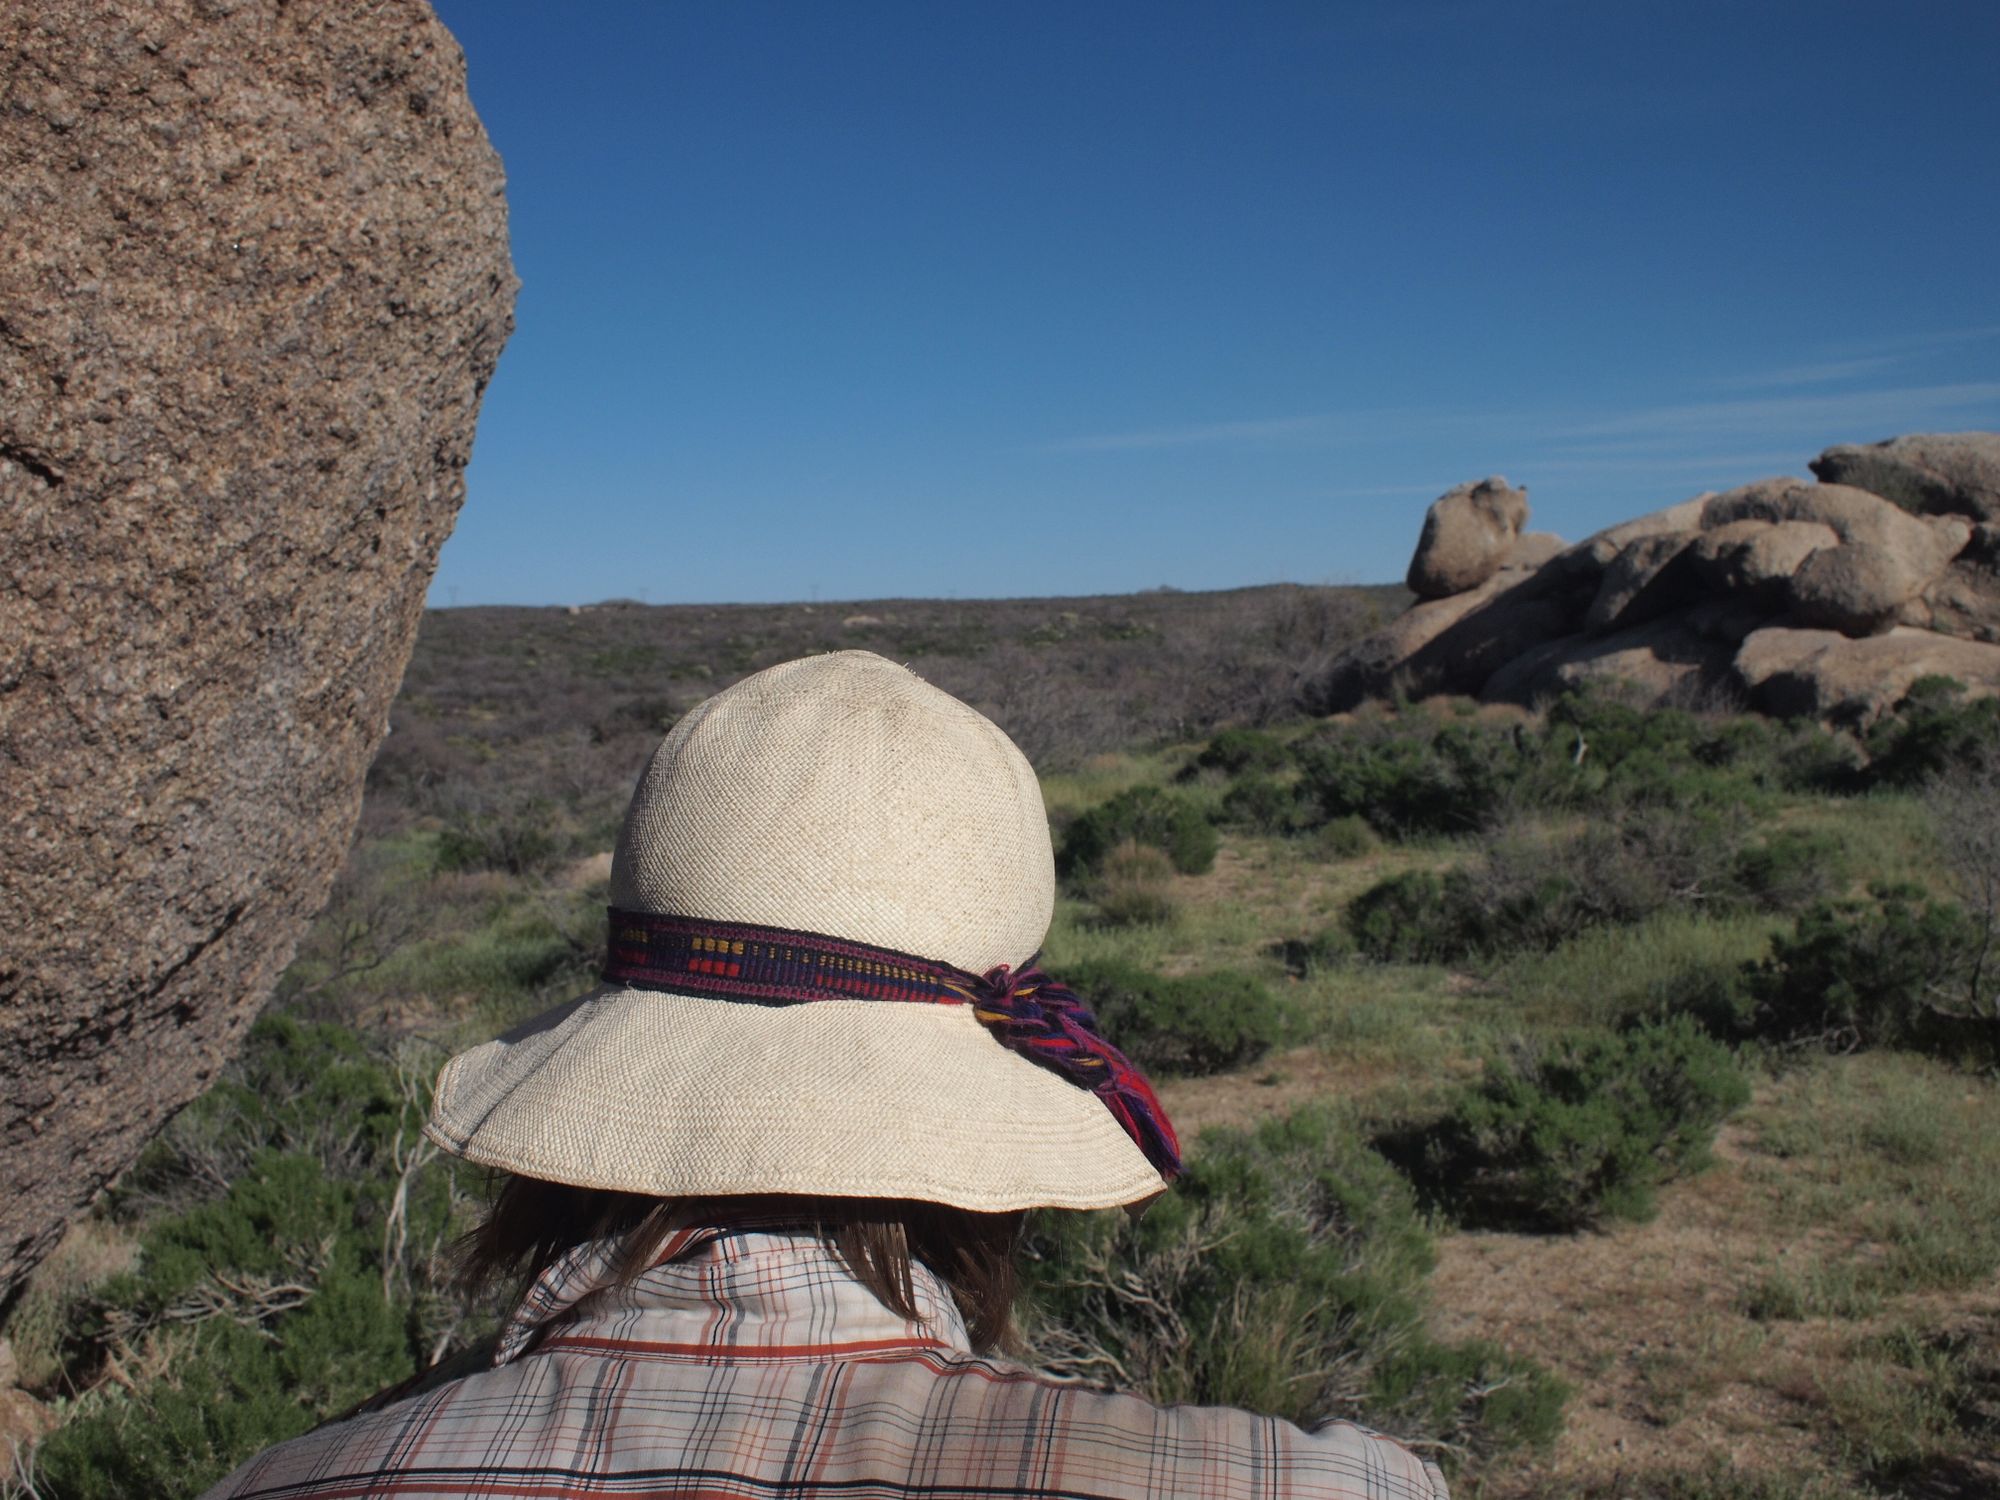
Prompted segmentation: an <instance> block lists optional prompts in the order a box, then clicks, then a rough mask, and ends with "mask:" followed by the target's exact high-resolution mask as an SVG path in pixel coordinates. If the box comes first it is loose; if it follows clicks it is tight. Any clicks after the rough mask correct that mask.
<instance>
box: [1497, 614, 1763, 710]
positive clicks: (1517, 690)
mask: <svg viewBox="0 0 2000 1500" xmlns="http://www.w3.org/2000/svg"><path fill="white" fill-rule="evenodd" d="M1734 655H1735V647H1734V645H1733V644H1731V643H1729V642H1726V641H1718V640H1714V639H1711V638H1709V637H1708V636H1705V635H1702V634H1701V633H1699V632H1697V631H1695V630H1694V629H1692V628H1690V626H1689V625H1688V624H1687V623H1686V622H1685V621H1684V620H1680V619H1663V620H1650V621H1648V622H1646V623H1645V624H1642V625H1635V626H1633V627H1632V628H1630V629H1629V630H1620V631H1617V632H1614V633H1613V634H1611V635H1604V636H1590V635H1569V636H1563V637H1561V638H1560V639H1557V640H1554V641H1550V642H1547V643H1546V644H1544V645H1542V646H1538V647H1536V648H1535V649H1533V650H1531V651H1528V652H1525V653H1523V654H1522V655H1520V656H1517V657H1515V658H1514V660H1512V661H1510V662H1508V663H1507V664H1506V665H1505V666H1503V667H1501V668H1500V669H1499V670H1498V671H1497V672H1495V673H1494V674H1493V675H1492V676H1491V677H1489V678H1487V680H1486V685H1485V688H1484V689H1483V690H1482V691H1481V693H1480V697H1481V698H1483V699H1484V700H1485V701H1487V702H1488V703H1518V704H1520V705H1522V706H1523V707H1527V708H1532V707H1534V706H1535V704H1536V703H1538V702H1540V701H1542V700H1544V699H1549V698H1554V697H1557V696H1559V695H1560V694H1562V693H1563V692H1564V691H1566V690H1567V689H1570V688H1575V687H1582V686H1584V685H1586V684H1602V685H1604V686H1612V685H1616V686H1618V687H1619V688H1621V689H1623V690H1624V691H1626V692H1629V693H1633V694H1635V695H1636V696H1637V697H1638V698H1639V700H1640V701H1642V702H1644V703H1648V704H1653V705H1659V704H1666V703H1686V702H1690V701H1695V700H1698V699H1700V698H1702V697H1705V696H1707V695H1708V694H1710V693H1712V692H1714V691H1717V690H1721V689H1725V688H1727V687H1729V686H1730V685H1731V682H1730V663H1731V660H1732V659H1733V657H1734Z"/></svg>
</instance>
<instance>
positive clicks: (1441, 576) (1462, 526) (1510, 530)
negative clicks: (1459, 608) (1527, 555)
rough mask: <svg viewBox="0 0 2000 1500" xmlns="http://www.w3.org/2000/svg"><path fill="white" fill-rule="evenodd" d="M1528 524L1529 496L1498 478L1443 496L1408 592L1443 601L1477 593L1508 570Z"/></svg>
mask: <svg viewBox="0 0 2000 1500" xmlns="http://www.w3.org/2000/svg"><path fill="white" fill-rule="evenodd" d="M1527 519H1528V492H1527V491H1526V490H1517V489H1510V488H1509V487H1508V484H1507V481H1506V480H1504V479H1502V478H1500V477H1499V476H1498V475H1495V476H1493V477H1492V478H1489V479H1482V480H1480V481H1479V482H1478V483H1477V484H1462V485H1460V486H1459V487H1458V488H1457V489H1455V490H1452V491H1451V492H1450V493H1448V494H1445V495H1440V496H1439V497H1438V498H1437V499H1436V500H1434V501H1433V502H1432V503H1431V508H1430V511H1429V513H1428V514H1427V515H1425V517H1424V534H1423V536H1422V538H1421V539H1420V540H1419V541H1418V542H1417V551H1416V555H1415V556H1414V557H1412V558H1411V559H1410V574H1409V585H1410V592H1411V593H1413V594H1415V595H1416V596H1417V597H1418V598H1419V599H1443V598H1447V597H1449V596H1450V595H1452V594H1462V593H1464V592H1465V591H1466V590H1467V589H1476V588H1478V587H1479V585H1480V584H1482V583H1484V582H1486V580H1487V579H1489V578H1491V577H1492V576H1493V575H1494V574H1495V573H1497V572H1499V571H1500V569H1501V567H1502V566H1503V565H1504V564H1505V562H1506V560H1507V555H1508V554H1509V553H1510V552H1511V551H1512V550H1513V548H1514V543H1515V541H1516V540H1517V539H1518V538H1519V537H1520V535H1521V527H1522V526H1523V525H1525V524H1526V523H1527Z"/></svg>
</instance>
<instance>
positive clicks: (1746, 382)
mask: <svg viewBox="0 0 2000 1500" xmlns="http://www.w3.org/2000/svg"><path fill="white" fill-rule="evenodd" d="M1910 357H1911V354H1910V353H1904V354H1871V355H1869V356H1868V357H1866V358H1865V359H1829V360H1825V361H1823V362H1822V363H1820V364H1811V365H1787V366H1786V367H1785V368H1783V369H1781V370H1759V371H1756V372H1755V373H1753V374H1749V375H1729V376H1725V377H1723V378H1722V379H1720V380H1718V381H1716V384H1717V385H1719V386H1722V387H1724V388H1726V389H1730V390H1767V389H1771V388H1773V387H1781V386H1788V385H1830V384H1832V383H1833V382H1835V381H1839V380H1853V379H1855V378H1856V377H1858V376H1862V375H1872V374H1875V373H1876V372H1877V371H1880V370H1885V369H1887V368H1889V367H1890V366H1891V365H1900V364H1902V363H1903V362H1904V361H1905V360H1907V359H1909V358H1910Z"/></svg>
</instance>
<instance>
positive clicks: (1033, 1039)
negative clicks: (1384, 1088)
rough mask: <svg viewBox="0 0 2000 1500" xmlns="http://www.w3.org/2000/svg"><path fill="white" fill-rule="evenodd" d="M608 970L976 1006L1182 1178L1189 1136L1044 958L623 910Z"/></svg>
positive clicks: (778, 990)
mask: <svg viewBox="0 0 2000 1500" xmlns="http://www.w3.org/2000/svg"><path fill="white" fill-rule="evenodd" d="M604 978H605V980H606V982H608V983H611V984H620V985H625V986H628V987H630V988H633V989H644V990H663V991H667V992H670V993H673V994H676V995H695V996H701V997H705V998H709V999H716V1000H738V1001H745V1002H748V1003H751V1004H756V1005H799V1004H805V1003H809V1002H811V1001H815V1000H889V1001H904V1002H914V1003H918V1004H930V1005H970V1006H971V1007H972V1013H973V1015H974V1016H975V1017H976V1018H977V1019H978V1020H979V1022H980V1023H981V1024H982V1025H983V1026H985V1027H986V1029H987V1030H988V1031H989V1032H990V1033H991V1034H992V1035H993V1037H994V1038H995V1039H996V1040H997V1041H999V1042H1000V1043H1001V1044H1002V1045H1003V1046H1005V1047H1007V1048H1009V1049H1010V1050H1012V1051H1014V1052H1017V1053H1019V1054H1020V1055H1021V1056H1023V1057H1025V1058H1027V1059H1028V1060H1029V1061H1031V1062H1034V1063H1037V1064H1039V1065H1040V1066H1042V1067H1044V1068H1047V1069H1049V1070H1050V1071H1051V1072H1053V1073H1055V1074H1057V1075H1058V1076H1059V1077H1061V1078H1063V1079H1066V1080H1067V1081H1068V1082H1070V1083H1073V1084H1075V1085H1076V1086H1077V1087H1078V1088H1082V1089H1087V1090H1089V1091H1090V1092H1091V1093H1093V1094H1095V1095H1096V1096H1097V1097H1098V1099H1099V1101H1100V1102H1102V1104H1103V1105H1104V1107H1105V1108H1106V1109H1108V1110H1109V1111H1110V1112H1111V1117H1112V1118H1113V1119H1114V1120H1116V1121H1117V1122H1118V1124H1119V1126H1120V1127H1121V1128H1122V1129H1123V1130H1124V1131H1125V1133H1126V1134H1127V1135H1129V1136H1130V1137H1131V1138H1132V1141H1133V1144H1135V1145H1136V1146H1138V1148H1139V1149H1140V1151H1142V1152H1143V1153H1145V1157H1146V1160H1147V1161H1149V1162H1151V1163H1152V1165H1153V1167H1154V1169H1155V1170H1156V1171H1158V1172H1159V1174H1160V1175H1161V1176H1162V1177H1163V1178H1166V1179H1167V1180H1169V1181H1171V1180H1172V1179H1173V1178H1175V1177H1177V1176H1179V1175H1180V1171H1181V1156H1180V1142H1179V1140H1178V1139H1177V1138H1176V1137H1175V1135H1174V1127H1173V1124H1172V1122H1171V1121H1169V1120H1168V1118H1167V1114H1166V1111H1165V1110H1164V1109H1162V1108H1161V1107H1160V1101H1159V1098H1158V1097H1157V1096H1156V1095H1155V1094H1154V1093H1153V1089H1152V1085H1150V1084H1149V1083H1147V1081H1146V1077H1145V1075H1144V1074H1143V1073H1141V1072H1140V1071H1139V1070H1138V1068H1136V1067H1134V1066H1133V1064H1132V1062H1131V1060H1130V1059H1129V1058H1127V1057H1126V1056H1125V1054H1124V1053H1122V1052H1120V1051H1119V1050H1118V1049H1117V1048H1116V1047H1114V1046H1112V1045H1111V1043H1110V1042H1108V1041H1106V1040H1105V1038H1104V1036H1103V1035H1102V1034H1101V1033H1100V1032H1099V1031H1098V1029H1097V1022H1096V1020H1095V1018H1093V1017H1092V1015H1091V1013H1090V1009H1089V1007H1088V1006H1086V1005H1085V1004H1084V1002H1083V1000H1082V999H1081V998H1080V997H1079V996H1078V995H1077V994H1076V992H1075V991H1073V990H1071V989H1069V988H1067V987H1066V986H1064V985H1062V984H1059V983H1057V982H1056V981H1055V980H1053V979H1051V978H1050V977H1049V976H1048V975H1047V974H1045V973H1043V972H1042V971H1041V970H1040V969H1039V968H1037V967H1036V966H1035V960H1034V959H1030V960H1029V961H1028V962H1027V963H1026V964H1025V965H1023V966H1022V967H1021V968H1019V969H1011V968H1009V967H1008V966H1007V965H1005V964H1001V965H999V966H998V967H997V968H993V969H989V970H988V971H987V972H986V973H985V974H983V975H980V974H972V973H968V972H967V971H966V970H964V969H959V968H955V967H953V966H952V965H950V964H947V963H942V962H940V961H938V960H936V959H929V958H918V957H916V956H914V955H912V954H908V953H898V952H896V951H895V950H894V949H890V948H877V947H873V946H871V945H869V944H866V943H852V942H848V941H846V940H844V939H841V938H833V937H827V936H825V935H824V934H822V933H815V932H790V931H786V930H784V929H782V928H775V927H760V926H757V925H756V924H754V923H749V922H705V921H699V920H696V919H695V918H692V917H674V916H662V915H659V914H657V913H653V912H634V911H620V910H619V909H617V908H616V907H613V908H611V941H610V944H609V948H608V950H607V953H606V956H605V962H604Z"/></svg>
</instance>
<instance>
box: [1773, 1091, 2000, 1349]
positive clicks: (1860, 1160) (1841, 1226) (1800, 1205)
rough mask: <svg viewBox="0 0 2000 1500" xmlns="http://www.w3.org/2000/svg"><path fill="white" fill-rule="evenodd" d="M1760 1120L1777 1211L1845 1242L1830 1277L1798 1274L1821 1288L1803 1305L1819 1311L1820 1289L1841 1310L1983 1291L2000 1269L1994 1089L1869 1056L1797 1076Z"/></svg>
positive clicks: (1827, 1262)
mask: <svg viewBox="0 0 2000 1500" xmlns="http://www.w3.org/2000/svg"><path fill="white" fill-rule="evenodd" d="M1748 1118H1749V1121H1750V1123H1751V1125H1752V1127H1753V1129H1754V1131H1755V1134H1756V1140H1757V1145H1758V1150H1759V1151H1760V1152H1761V1153H1763V1154H1764V1155H1765V1156H1766V1157H1768V1158H1770V1161H1769V1162H1768V1163H1767V1164H1764V1165H1763V1169H1762V1172H1761V1175H1763V1176H1764V1177H1765V1178H1766V1179H1767V1180H1770V1181H1772V1182H1773V1183H1774V1185H1775V1187H1776V1189H1777V1191H1776V1193H1775V1195H1774V1197H1775V1202H1776V1204H1777V1207H1778V1210H1779V1212H1780V1213H1781V1214H1783V1215H1785V1216H1786V1217H1787V1219H1788V1220H1789V1221H1790V1222H1791V1223H1792V1224H1794V1225H1796V1226H1798V1227H1800V1228H1807V1227H1810V1226H1814V1225H1825V1226H1829V1227H1832V1228H1834V1229H1836V1230H1837V1231H1838V1232H1840V1233H1841V1234H1842V1235H1843V1236H1844V1237H1845V1239H1846V1240H1847V1244H1846V1246H1845V1247H1843V1248H1841V1249H1839V1250H1836V1251H1830V1252H1827V1253H1825V1254H1824V1255H1822V1257H1821V1260H1822V1265H1821V1267H1820V1268H1819V1269H1817V1270H1815V1271H1813V1272H1809V1273H1808V1272H1793V1273H1791V1274H1792V1276H1793V1277H1794V1278H1798V1277H1805V1276H1810V1277H1814V1278H1817V1281H1816V1282H1815V1281H1810V1280H1809V1281H1807V1282H1806V1283H1805V1284H1804V1287H1803V1289H1802V1290H1801V1291H1800V1293H1799V1297H1798V1305H1799V1306H1801V1307H1806V1308H1810V1307H1812V1306H1814V1305H1815V1304H1814V1301H1813V1296H1814V1292H1813V1287H1814V1286H1815V1285H1817V1286H1818V1287H1819V1288H1821V1289H1822V1291H1823V1292H1830V1293H1831V1295H1832V1301H1831V1302H1830V1303H1829V1304H1828V1305H1829V1306H1830V1307H1832V1308H1838V1307H1841V1306H1847V1305H1852V1306H1859V1305H1862V1299H1865V1298H1869V1297H1876V1298H1886V1297H1893V1296H1897V1295H1900V1294H1902V1293H1906V1292H1915V1291H1927V1290H1937V1289H1952V1288H1958V1287H1966V1286H1972V1285H1975V1284H1977V1283H1979V1282H1981V1281H1983V1280H1984V1279H1985V1278H1988V1277H1990V1276H1992V1275H1993V1273H1994V1272H1995V1270H1996V1269H2000V1094H1996V1091H1995V1090H1994V1089H1993V1088H1992V1086H1991V1085H1990V1084H1988V1083H1986V1082H1984V1081H1982V1080H1980V1079H1978V1078H1975V1077H1971V1076H1968V1075H1966V1074H1964V1073H1962V1072H1958V1071H1955V1070H1953V1069H1951V1068H1949V1067H1946V1066H1945V1065H1943V1064H1941V1063H1938V1062H1934V1061H1931V1060H1929V1059H1926V1058H1922V1057H1916V1056H1911V1055H1908V1054H1903V1053H1888V1052H1884V1053H1862V1054H1857V1055H1855V1056H1851V1057H1843V1058H1831V1059H1823V1060H1817V1061H1815V1062H1814V1063H1812V1064H1811V1065H1808V1066H1805V1067H1801V1068H1800V1069H1798V1070H1796V1071H1794V1072H1792V1073H1790V1074H1788V1075H1787V1076H1786V1077H1784V1078H1783V1079H1781V1080H1780V1081H1779V1085H1778V1087H1777V1088H1776V1089H1775V1090H1774V1091H1773V1094H1772V1097H1771V1098H1770V1099H1768V1100H1767V1101H1764V1102H1762V1103H1760V1104H1759V1105H1758V1106H1757V1107H1755V1108H1754V1109H1752V1110H1751V1111H1750V1113H1749V1116H1748ZM1759 1165H1760V1164H1758V1163H1756V1162H1754V1161H1753V1162H1752V1163H1751V1170H1752V1171H1753V1172H1755V1171H1758V1169H1759ZM1778 1290H1779V1292H1781V1293H1782V1292H1783V1291H1784V1289H1783V1288H1779V1289H1778ZM1774 1305H1781V1302H1780V1301H1777V1300H1774ZM1807 1315H1811V1314H1810V1313H1808V1314H1807ZM1834 1315H1836V1316H1839V1315H1842V1314H1840V1313H1838V1312H1835V1313H1834Z"/></svg>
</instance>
